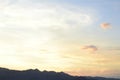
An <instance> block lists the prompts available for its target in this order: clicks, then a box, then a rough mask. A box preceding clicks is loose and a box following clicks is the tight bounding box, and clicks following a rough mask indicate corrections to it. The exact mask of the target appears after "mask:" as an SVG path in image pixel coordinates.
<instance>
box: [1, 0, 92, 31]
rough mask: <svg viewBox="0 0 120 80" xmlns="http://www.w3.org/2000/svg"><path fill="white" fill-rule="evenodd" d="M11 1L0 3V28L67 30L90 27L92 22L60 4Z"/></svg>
mask: <svg viewBox="0 0 120 80" xmlns="http://www.w3.org/2000/svg"><path fill="white" fill-rule="evenodd" d="M11 1H12V2H10V1H9V0H5V1H1V3H0V5H1V4H3V5H2V6H0V7H1V10H0V15H1V16H0V22H1V23H0V26H1V27H11V26H13V27H17V28H30V29H39V28H41V27H42V28H53V29H58V28H62V29H66V28H67V29H68V28H71V27H72V26H74V27H81V26H86V25H90V24H91V23H92V22H93V17H92V16H91V15H90V14H88V13H86V12H84V11H80V10H79V9H78V8H77V7H76V8H74V10H71V8H70V7H69V6H64V5H62V4H59V5H58V4H51V3H47V2H46V3H45V2H44V3H42V2H39V3H37V2H34V1H33V2H32V0H30V1H29V0H27V1H23V0H18V1H16V2H14V1H13V0H11ZM8 3H9V4H8ZM77 9H78V10H77Z"/></svg>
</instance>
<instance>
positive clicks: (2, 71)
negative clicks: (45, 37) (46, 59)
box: [0, 68, 120, 80]
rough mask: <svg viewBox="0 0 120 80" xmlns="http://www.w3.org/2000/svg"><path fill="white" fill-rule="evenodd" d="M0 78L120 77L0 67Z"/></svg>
mask: <svg viewBox="0 0 120 80" xmlns="http://www.w3.org/2000/svg"><path fill="white" fill-rule="evenodd" d="M0 80H120V79H115V78H104V77H88V76H71V75H69V74H66V73H64V72H54V71H39V70H38V69H29V70H24V71H18V70H10V69H6V68H0Z"/></svg>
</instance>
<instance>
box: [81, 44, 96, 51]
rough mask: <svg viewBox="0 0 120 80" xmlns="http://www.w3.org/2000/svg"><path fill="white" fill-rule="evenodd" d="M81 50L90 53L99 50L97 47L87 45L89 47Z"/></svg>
mask: <svg viewBox="0 0 120 80" xmlns="http://www.w3.org/2000/svg"><path fill="white" fill-rule="evenodd" d="M81 49H82V50H87V51H90V52H94V51H97V50H98V47H97V46H95V45H87V46H83V47H82V48H81Z"/></svg>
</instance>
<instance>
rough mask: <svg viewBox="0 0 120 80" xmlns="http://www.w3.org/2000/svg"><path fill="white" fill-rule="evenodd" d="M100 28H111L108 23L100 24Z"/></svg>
mask: <svg viewBox="0 0 120 80" xmlns="http://www.w3.org/2000/svg"><path fill="white" fill-rule="evenodd" d="M100 26H101V28H102V29H109V28H111V25H110V23H102V24H100Z"/></svg>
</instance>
